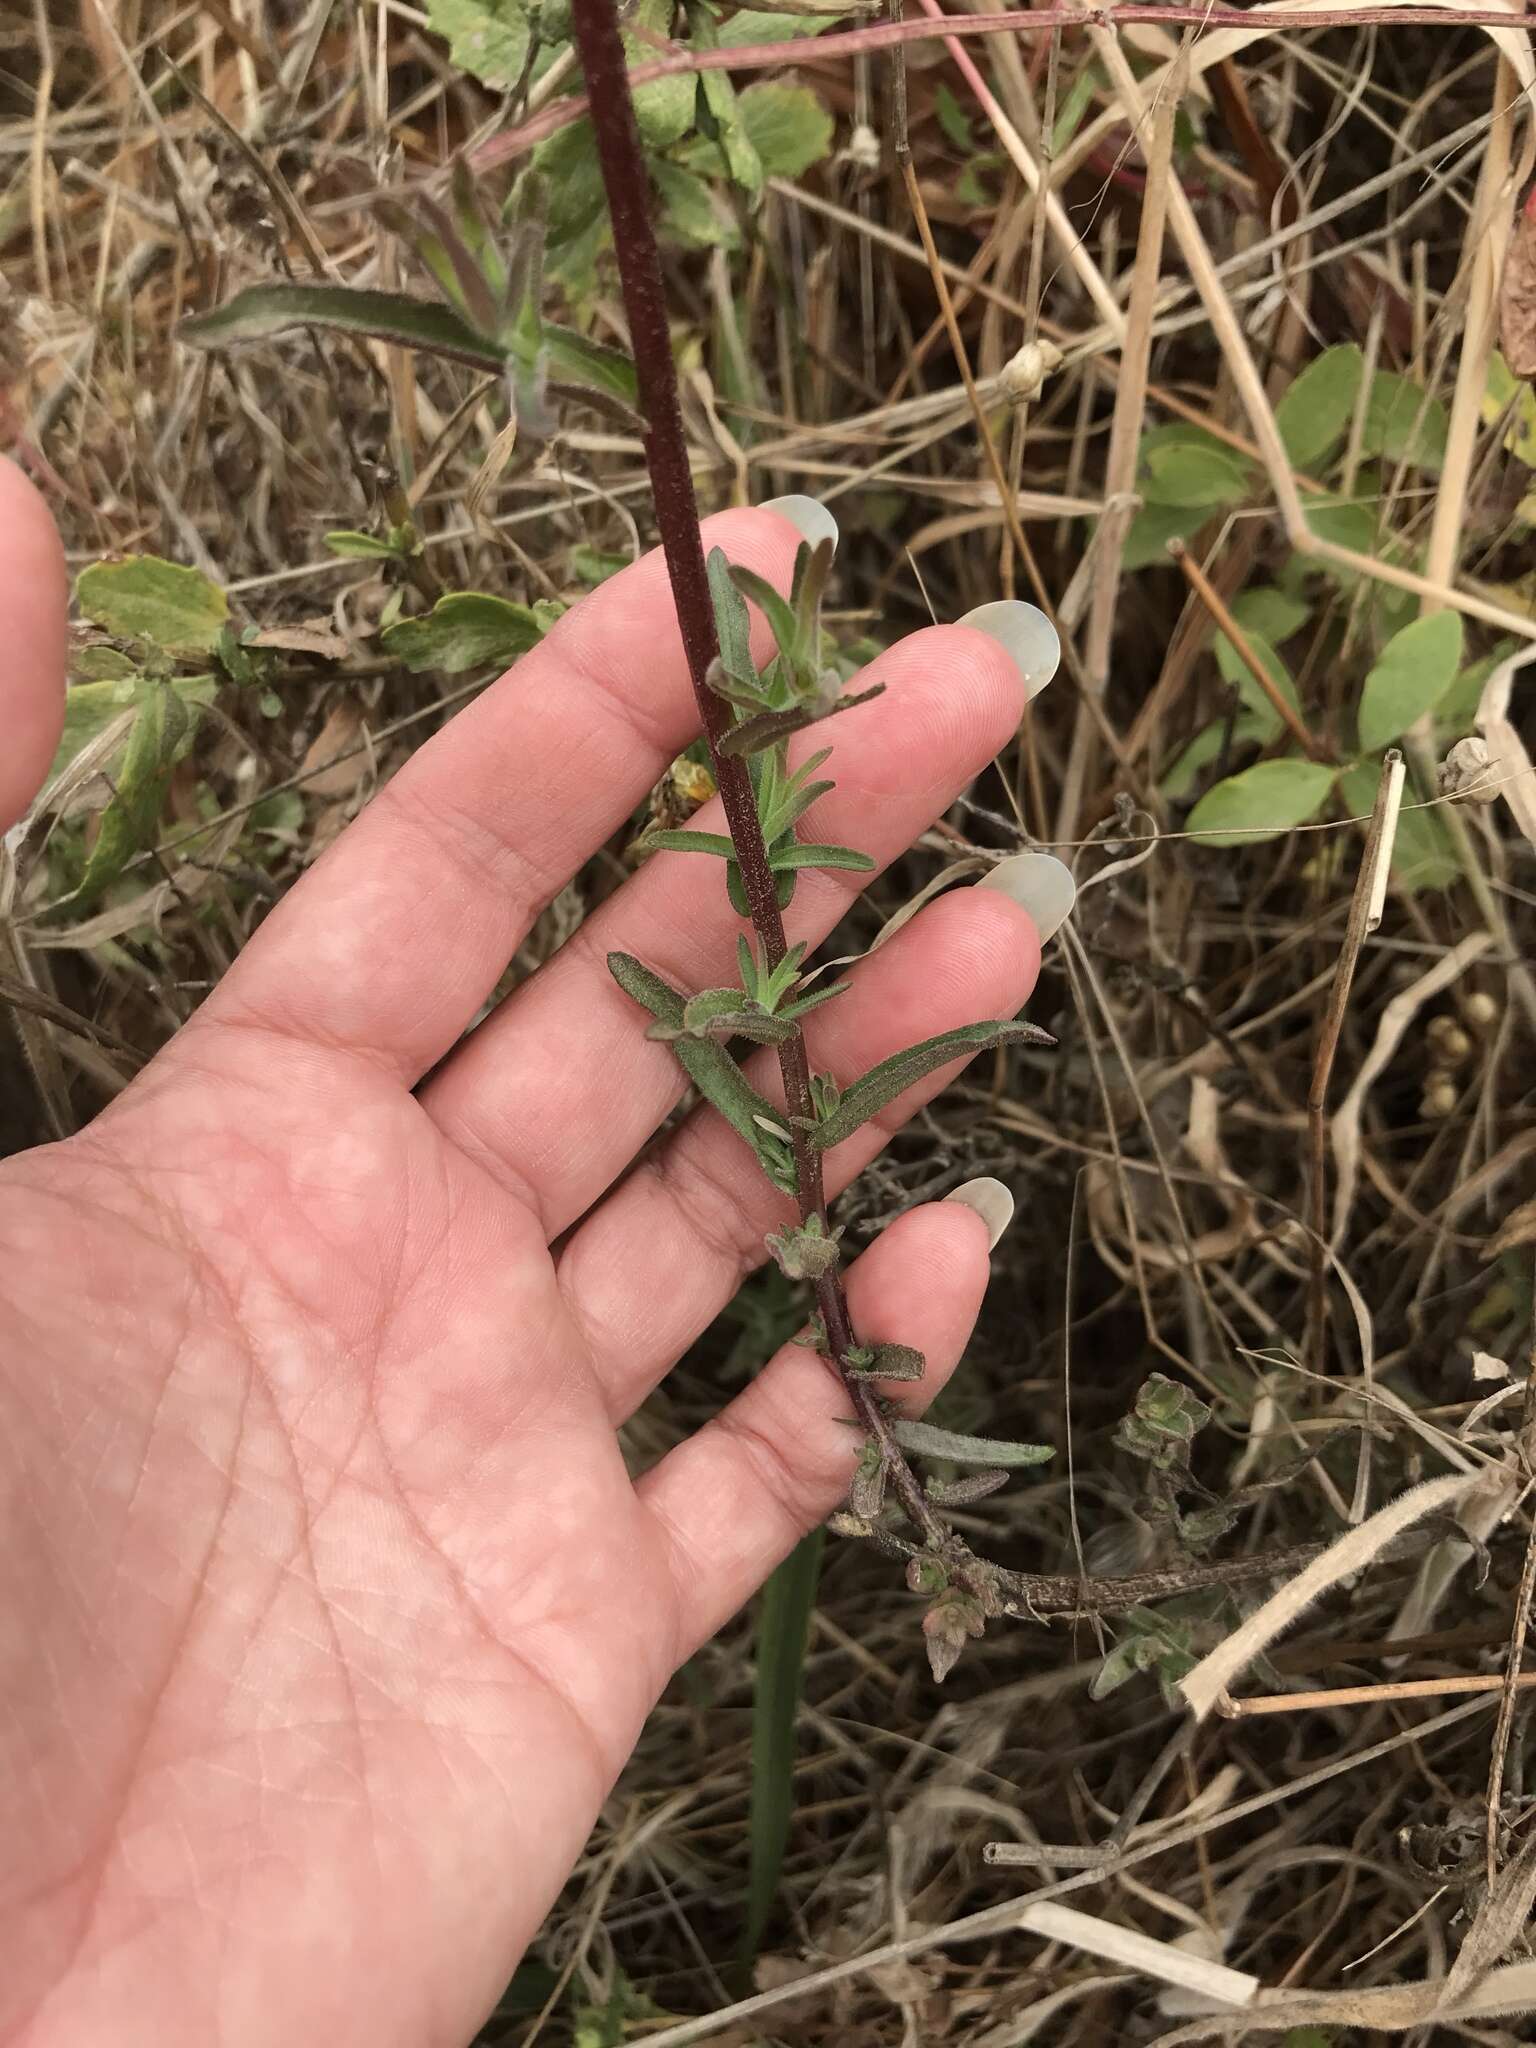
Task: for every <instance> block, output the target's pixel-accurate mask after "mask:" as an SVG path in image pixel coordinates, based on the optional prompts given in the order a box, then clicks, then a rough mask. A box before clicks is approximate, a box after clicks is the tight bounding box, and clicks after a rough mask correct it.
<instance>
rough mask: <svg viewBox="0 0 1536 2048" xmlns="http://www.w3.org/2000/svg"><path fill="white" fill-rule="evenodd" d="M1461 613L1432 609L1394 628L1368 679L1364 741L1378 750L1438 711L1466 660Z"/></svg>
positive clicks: (1362, 701)
mask: <svg viewBox="0 0 1536 2048" xmlns="http://www.w3.org/2000/svg"><path fill="white" fill-rule="evenodd" d="M1461 640H1462V633H1461V613H1460V612H1452V611H1444V612H1431V614H1430V615H1429V617H1428V618H1426V619H1415V620H1414V621H1413V623H1412V625H1410V626H1404V628H1403V630H1402V631H1401V632H1400V633H1394V634H1393V636H1392V638H1391V639H1390V640H1389V641H1388V642H1387V644H1386V646H1385V647H1384V648H1383V649H1382V651H1381V658H1380V660H1379V661H1378V662H1377V663H1376V666H1375V667H1374V668H1373V669H1372V670H1371V672H1370V674H1369V675H1368V676H1367V677H1366V679H1365V688H1364V690H1363V691H1362V692H1361V696H1360V745H1361V747H1362V748H1363V749H1364V751H1365V752H1366V753H1374V752H1375V751H1376V749H1377V748H1378V747H1384V746H1385V745H1386V744H1387V742H1388V741H1389V740H1395V739H1396V738H1397V737H1398V735H1399V733H1405V732H1406V731H1407V730H1408V728H1409V726H1411V725H1413V724H1414V723H1415V722H1416V720H1418V719H1420V718H1422V717H1423V715H1424V713H1425V712H1426V711H1433V709H1434V708H1435V706H1436V705H1437V704H1438V703H1439V701H1440V699H1441V698H1442V697H1443V696H1444V695H1445V693H1446V691H1447V690H1448V689H1449V688H1450V687H1451V685H1452V683H1454V682H1455V680H1456V671H1457V669H1458V668H1460V666H1461Z"/></svg>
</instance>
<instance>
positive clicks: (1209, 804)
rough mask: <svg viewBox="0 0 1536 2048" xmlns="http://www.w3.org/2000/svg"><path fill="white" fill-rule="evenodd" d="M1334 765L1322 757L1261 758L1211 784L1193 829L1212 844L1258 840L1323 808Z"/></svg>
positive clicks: (1193, 817)
mask: <svg viewBox="0 0 1536 2048" xmlns="http://www.w3.org/2000/svg"><path fill="white" fill-rule="evenodd" d="M1333 778H1334V770H1333V769H1332V768H1329V767H1327V766H1325V765H1324V763H1322V762H1321V761H1260V762H1259V763H1258V764H1257V766H1255V767H1253V768H1245V769H1244V770H1243V772H1242V774H1241V775H1229V776H1228V777H1227V779H1226V781H1225V782H1218V783H1217V785H1216V787H1215V788H1214V789H1208V790H1207V791H1206V793H1205V795H1204V796H1203V797H1201V799H1200V801H1199V803H1197V804H1196V805H1195V808H1194V809H1193V810H1192V811H1191V812H1190V814H1189V824H1188V827H1187V829H1188V830H1189V831H1191V832H1201V833H1205V834H1208V835H1209V836H1208V837H1207V838H1205V839H1204V840H1203V842H1202V843H1203V844H1204V845H1206V846H1257V845H1259V843H1260V842H1261V841H1262V840H1265V839H1278V838H1279V837H1280V836H1281V834H1282V833H1285V832H1289V831H1291V830H1293V829H1294V827H1296V826H1297V825H1301V824H1305V822H1306V821H1307V819H1308V818H1310V817H1311V816H1312V815H1313V813H1314V812H1315V811H1318V810H1320V809H1321V808H1322V805H1323V802H1324V800H1325V798H1326V797H1327V795H1328V792H1329V790H1330V789H1332V787H1333Z"/></svg>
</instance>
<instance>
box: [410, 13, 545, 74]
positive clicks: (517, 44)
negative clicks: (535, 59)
mask: <svg viewBox="0 0 1536 2048" xmlns="http://www.w3.org/2000/svg"><path fill="white" fill-rule="evenodd" d="M427 24H428V26H429V27H430V28H431V29H432V30H433V32H434V33H435V34H437V35H440V36H442V37H444V38H445V39H446V41H447V44H448V50H449V54H450V55H451V56H452V58H453V61H454V63H455V64H457V65H458V66H459V68H460V70H461V71H467V72H468V73H469V74H470V76H471V77H472V78H478V79H479V80H480V82H481V84H482V85H489V86H491V87H493V88H494V89H495V90H496V91H497V92H505V91H507V89H508V88H509V87H510V86H514V85H516V84H517V82H518V80H519V79H520V78H521V77H522V75H523V66H524V65H525V64H526V63H527V61H528V44H529V41H530V39H531V38H530V31H529V26H528V13H527V9H526V8H525V7H523V6H522V5H520V4H519V0H427Z"/></svg>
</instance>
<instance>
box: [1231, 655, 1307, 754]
mask: <svg viewBox="0 0 1536 2048" xmlns="http://www.w3.org/2000/svg"><path fill="white" fill-rule="evenodd" d="M1247 640H1248V645H1249V646H1250V647H1251V648H1252V650H1253V653H1254V657H1255V659H1256V660H1257V661H1258V664H1259V667H1260V668H1261V669H1263V671H1264V673H1265V675H1267V676H1268V677H1269V679H1270V681H1271V682H1272V683H1273V684H1274V686H1275V688H1276V689H1277V690H1278V691H1279V692H1280V695H1281V696H1282V697H1283V698H1284V700H1285V702H1286V703H1287V704H1289V705H1290V707H1291V709H1292V710H1293V711H1294V712H1295V713H1296V715H1297V717H1298V718H1299V717H1300V716H1301V705H1300V703H1299V701H1298V699H1297V696H1296V685H1295V684H1294V683H1293V682H1292V681H1291V677H1290V671H1289V670H1288V669H1287V668H1286V665H1285V663H1284V662H1283V661H1282V660H1281V659H1280V657H1279V655H1278V654H1276V652H1275V650H1274V648H1273V647H1271V646H1270V644H1269V642H1268V640H1266V639H1265V638H1264V636H1263V635H1262V634H1261V633H1254V632H1250V633H1249V634H1248V635H1247ZM1216 666H1217V667H1218V668H1219V669H1220V670H1221V673H1222V675H1223V676H1224V677H1225V678H1226V680H1227V681H1228V682H1229V683H1230V684H1231V685H1232V687H1233V689H1235V690H1236V692H1237V694H1238V696H1239V697H1241V698H1242V700H1243V703H1244V704H1245V705H1246V706H1247V707H1248V709H1249V711H1250V712H1251V713H1252V714H1253V717H1254V720H1255V722H1256V723H1257V725H1258V726H1259V728H1260V730H1261V731H1262V732H1263V733H1264V734H1266V735H1268V734H1269V733H1272V732H1274V731H1275V730H1276V729H1277V728H1278V726H1279V724H1280V714H1279V712H1278V711H1277V710H1276V709H1275V707H1274V705H1273V704H1271V703H1270V701H1269V699H1268V697H1266V696H1265V694H1264V692H1263V690H1262V689H1261V688H1260V687H1259V684H1258V682H1257V681H1256V679H1255V677H1254V675H1253V673H1252V671H1251V670H1250V669H1249V667H1248V664H1247V662H1246V661H1244V660H1243V659H1242V657H1241V655H1239V653H1238V651H1237V649H1236V648H1235V647H1234V646H1233V645H1232V642H1231V641H1230V640H1229V639H1228V638H1227V636H1226V634H1225V633H1218V634H1217V635H1216Z"/></svg>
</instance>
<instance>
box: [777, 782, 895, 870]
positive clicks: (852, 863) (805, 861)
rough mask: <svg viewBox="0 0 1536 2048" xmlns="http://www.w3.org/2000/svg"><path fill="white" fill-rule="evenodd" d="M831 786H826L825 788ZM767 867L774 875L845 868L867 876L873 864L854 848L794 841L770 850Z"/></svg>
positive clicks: (871, 860)
mask: <svg viewBox="0 0 1536 2048" xmlns="http://www.w3.org/2000/svg"><path fill="white" fill-rule="evenodd" d="M831 786H832V785H831V784H830V783H828V784H827V788H829V789H830V788H831ZM768 865H769V867H771V868H772V869H773V871H774V872H775V874H778V873H780V872H782V871H784V870H787V869H790V868H847V869H849V870H850V871H851V872H853V873H854V874H860V875H867V874H869V873H871V872H872V870H873V868H874V865H875V863H874V861H873V859H872V858H871V857H870V855H869V854H867V853H860V852H859V850H858V848H857V847H854V846H813V845H807V844H805V843H804V842H802V841H801V840H798V839H796V840H792V841H791V842H790V844H789V845H788V846H775V847H772V848H770V850H769V854H768Z"/></svg>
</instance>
